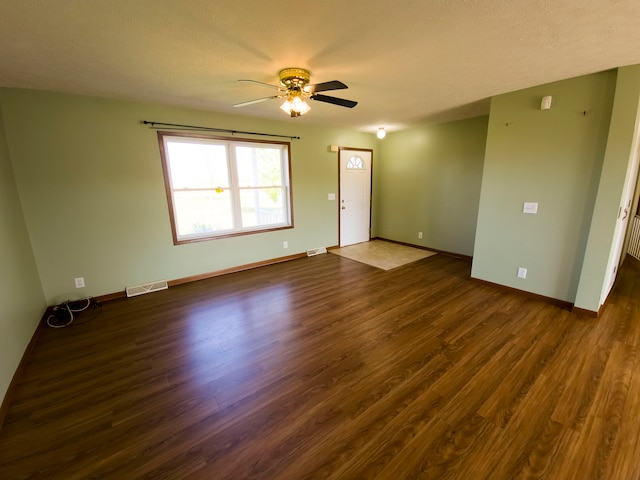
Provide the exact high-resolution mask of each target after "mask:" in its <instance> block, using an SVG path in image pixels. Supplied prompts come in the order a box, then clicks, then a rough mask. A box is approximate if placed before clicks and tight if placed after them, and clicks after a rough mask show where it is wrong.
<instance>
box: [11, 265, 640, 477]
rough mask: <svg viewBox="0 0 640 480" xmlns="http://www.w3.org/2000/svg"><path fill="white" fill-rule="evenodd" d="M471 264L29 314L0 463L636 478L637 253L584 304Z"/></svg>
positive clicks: (275, 270) (241, 285)
mask: <svg viewBox="0 0 640 480" xmlns="http://www.w3.org/2000/svg"><path fill="white" fill-rule="evenodd" d="M469 275H470V264H469V262H466V261H464V260H459V259H454V258H450V257H446V256H442V255H436V256H433V257H430V258H427V259H423V260H420V261H418V262H415V263H413V264H410V265H407V266H404V267H400V268H397V269H394V270H390V271H382V270H378V269H375V268H372V267H369V266H367V265H364V264H360V263H358V262H355V261H352V260H349V259H345V258H342V257H339V256H337V255H320V256H316V257H311V258H304V259H299V260H295V261H291V262H287V263H283V264H278V265H273V266H269V267H263V268H259V269H255V270H251V271H246V272H240V273H236V274H231V275H226V276H223V277H217V278H212V279H209V280H203V281H199V282H195V283H191V284H188V285H181V286H178V287H173V288H170V289H169V290H166V291H162V292H156V293H153V294H149V295H144V296H140V297H135V298H131V299H127V300H119V301H112V302H109V303H105V304H104V306H103V309H102V312H101V313H100V314H99V315H98V316H97V317H96V318H94V319H92V320H90V321H88V322H85V323H78V324H74V325H73V326H71V327H69V328H65V329H59V330H54V329H46V330H45V331H43V332H42V335H41V336H40V338H39V341H38V343H37V345H36V347H35V349H34V352H33V354H32V356H31V357H30V360H29V362H28V364H27V366H26V369H25V373H24V376H23V377H22V379H21V381H20V383H19V385H18V388H17V391H16V395H15V397H14V398H13V401H12V403H11V405H10V408H9V412H8V415H7V418H6V422H5V426H4V428H3V429H2V431H0V478H2V479H25V478H42V479H64V480H71V479H85V478H106V479H139V478H141V479H144V478H149V479H165V478H166V479H182V478H188V479H285V480H286V479H295V480H299V479H316V478H318V479H319V478H329V479H390V480H391V479H393V480H398V479H421V478H425V479H426V478H429V479H464V480H483V479H491V480H502V479H505V480H507V479H508V480H511V479H558V480H567V479H576V480H595V479H611V480H614V479H615V480H638V479H640V356H639V355H638V348H639V347H640V305H639V303H640V265H639V264H638V262H637V261H636V260H634V259H632V258H630V257H629V258H628V259H627V260H626V262H625V264H624V266H623V268H622V270H621V273H620V276H619V279H618V282H617V284H616V286H615V288H614V291H613V293H612V296H611V298H610V299H609V301H608V303H607V305H606V306H605V308H604V310H603V312H602V315H601V317H600V318H599V319H593V318H588V317H586V316H580V315H578V314H575V313H571V312H570V311H567V310H563V309H562V308H560V307H558V306H555V305H551V304H549V303H546V302H544V301H541V300H538V299H534V298H531V297H528V296H526V295H523V294H519V293H515V292H510V291H505V290H503V289H500V288H499V287H496V286H493V285H489V284H484V283H480V282H472V281H470V280H469ZM87 315H91V312H89V313H88V314H87ZM82 318H83V317H80V321H82Z"/></svg>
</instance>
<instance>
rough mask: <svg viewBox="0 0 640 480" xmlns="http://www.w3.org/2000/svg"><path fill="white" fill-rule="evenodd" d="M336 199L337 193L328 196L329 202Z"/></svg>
mask: <svg viewBox="0 0 640 480" xmlns="http://www.w3.org/2000/svg"><path fill="white" fill-rule="evenodd" d="M335 199H336V194H335V193H330V194H328V195H327V200H335Z"/></svg>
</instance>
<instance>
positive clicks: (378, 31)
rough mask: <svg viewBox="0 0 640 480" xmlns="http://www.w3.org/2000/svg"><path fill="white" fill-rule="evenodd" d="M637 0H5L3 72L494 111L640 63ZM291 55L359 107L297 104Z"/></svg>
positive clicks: (79, 83) (11, 78)
mask: <svg viewBox="0 0 640 480" xmlns="http://www.w3.org/2000/svg"><path fill="white" fill-rule="evenodd" d="M639 21H640V1H638V0H600V1H596V0H538V1H534V0H326V1H320V2H291V1H282V0H270V1H265V0H261V1H260V0H0V86H9V87H23V88H34V89H45V90H53V91H60V92H72V93H78V94H86V95H95V96H103V97H113V98H121V99H130V100H141V101H151V102H155V103H163V104H169V105H179V106H187V107H195V108H199V109H205V110H213V111H220V112H229V113H236V114H238V113H240V114H243V115H250V116H257V117H264V118H274V119H280V120H286V121H291V122H301V123H320V124H331V125H335V126H340V127H349V128H356V129H359V130H363V131H372V132H373V131H375V130H376V129H377V127H378V126H385V127H386V128H387V129H388V130H395V129H401V128H404V127H407V126H409V125H412V124H415V123H416V122H422V121H443V120H453V119H458V118H465V117H471V116H476V115H480V114H485V113H487V112H488V105H489V102H488V98H489V97H491V96H493V95H496V94H500V93H505V92H509V91H513V90H518V89H522V88H526V87H530V86H534V85H540V84H543V83H548V82H552V81H556V80H561V79H565V78H570V77H575V76H579V75H583V74H588V73H593V72H597V71H602V70H607V69H609V68H614V67H617V66H622V65H630V64H636V63H640V25H638V23H639ZM285 67H302V68H306V69H309V70H310V71H311V75H312V76H311V82H312V83H318V82H325V81H329V80H341V81H343V82H344V83H346V84H347V85H349V89H348V90H341V91H336V92H325V93H326V94H328V95H335V96H339V97H343V98H348V99H351V100H356V101H358V102H359V103H358V106H356V107H355V108H354V109H347V108H343V107H338V106H334V105H329V104H325V103H320V102H311V107H312V110H311V112H309V113H308V114H307V115H305V116H303V117H300V118H295V119H288V118H287V117H286V116H285V114H284V113H282V112H281V111H280V110H279V108H278V107H279V103H280V102H279V101H277V100H271V101H268V102H264V103H260V104H254V105H251V106H246V107H243V108H242V109H237V108H233V107H232V105H233V104H234V103H239V102H244V101H247V100H253V99H256V98H260V97H264V96H269V95H272V94H273V91H272V90H270V89H269V88H266V87H262V86H260V85H254V84H247V83H240V82H238V81H237V80H238V79H253V80H258V81H261V82H267V83H272V84H277V82H278V77H277V73H278V71H279V70H280V69H282V68H285Z"/></svg>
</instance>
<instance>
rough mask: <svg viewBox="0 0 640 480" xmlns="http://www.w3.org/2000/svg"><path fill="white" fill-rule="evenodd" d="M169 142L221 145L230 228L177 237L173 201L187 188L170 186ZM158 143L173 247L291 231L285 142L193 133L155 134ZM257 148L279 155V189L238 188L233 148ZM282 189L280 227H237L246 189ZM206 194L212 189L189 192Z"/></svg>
mask: <svg viewBox="0 0 640 480" xmlns="http://www.w3.org/2000/svg"><path fill="white" fill-rule="evenodd" d="M171 141H178V142H181V143H200V144H203V143H204V144H210V145H223V146H224V147H225V149H226V153H227V170H228V176H229V179H228V182H229V186H228V188H225V190H228V191H229V193H230V196H231V208H232V212H233V213H232V217H233V227H232V228H231V229H226V230H217V231H214V232H203V233H196V234H187V235H180V234H179V232H178V211H177V210H176V202H175V201H174V198H175V196H174V195H175V193H176V192H184V191H191V189H189V188H182V189H174V187H173V185H172V176H171V167H170V162H169V158H168V151H169V149H168V148H167V143H168V142H171ZM158 143H159V145H160V157H161V160H162V170H163V174H164V183H165V189H166V194H167V203H168V206H169V217H170V220H171V231H172V234H173V243H174V245H181V244H184V243H191V242H201V241H206V240H215V239H219V238H227V237H235V236H238V235H250V234H255V233H264V232H271V231H275V230H283V229H287V228H293V195H292V188H291V145H290V143H289V142H277V141H269V140H253V139H246V138H233V139H230V138H228V137H214V136H207V135H201V134H197V133H195V134H194V133H182V132H181V133H176V132H158ZM237 146H242V147H247V146H248V147H260V146H268V147H272V148H276V149H279V150H280V151H281V156H280V159H281V180H282V184H281V185H272V186H268V187H266V186H261V187H256V186H251V187H246V186H244V187H243V186H241V185H239V180H238V175H237V167H236V156H235V147H237ZM272 187H276V188H282V202H283V212H284V217H285V218H284V221H283V222H282V223H270V224H265V225H255V226H249V227H245V226H242V225H240V223H241V222H242V212H241V208H240V192H241V191H242V190H247V189H252V190H253V189H256V188H272ZM198 190H199V191H207V190H211V191H212V192H213V191H215V190H216V188H215V187H211V188H194V189H193V191H198Z"/></svg>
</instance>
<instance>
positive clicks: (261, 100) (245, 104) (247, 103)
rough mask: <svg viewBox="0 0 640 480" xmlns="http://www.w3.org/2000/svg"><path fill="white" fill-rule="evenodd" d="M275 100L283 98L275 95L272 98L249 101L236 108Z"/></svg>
mask: <svg viewBox="0 0 640 480" xmlns="http://www.w3.org/2000/svg"><path fill="white" fill-rule="evenodd" d="M274 98H281V96H280V95H273V96H272V97H264V98H258V99H256V100H249V101H248V102H242V103H236V104H235V105H234V107H246V106H247V105H253V104H254V103H260V102H266V101H267V100H273V99H274Z"/></svg>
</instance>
